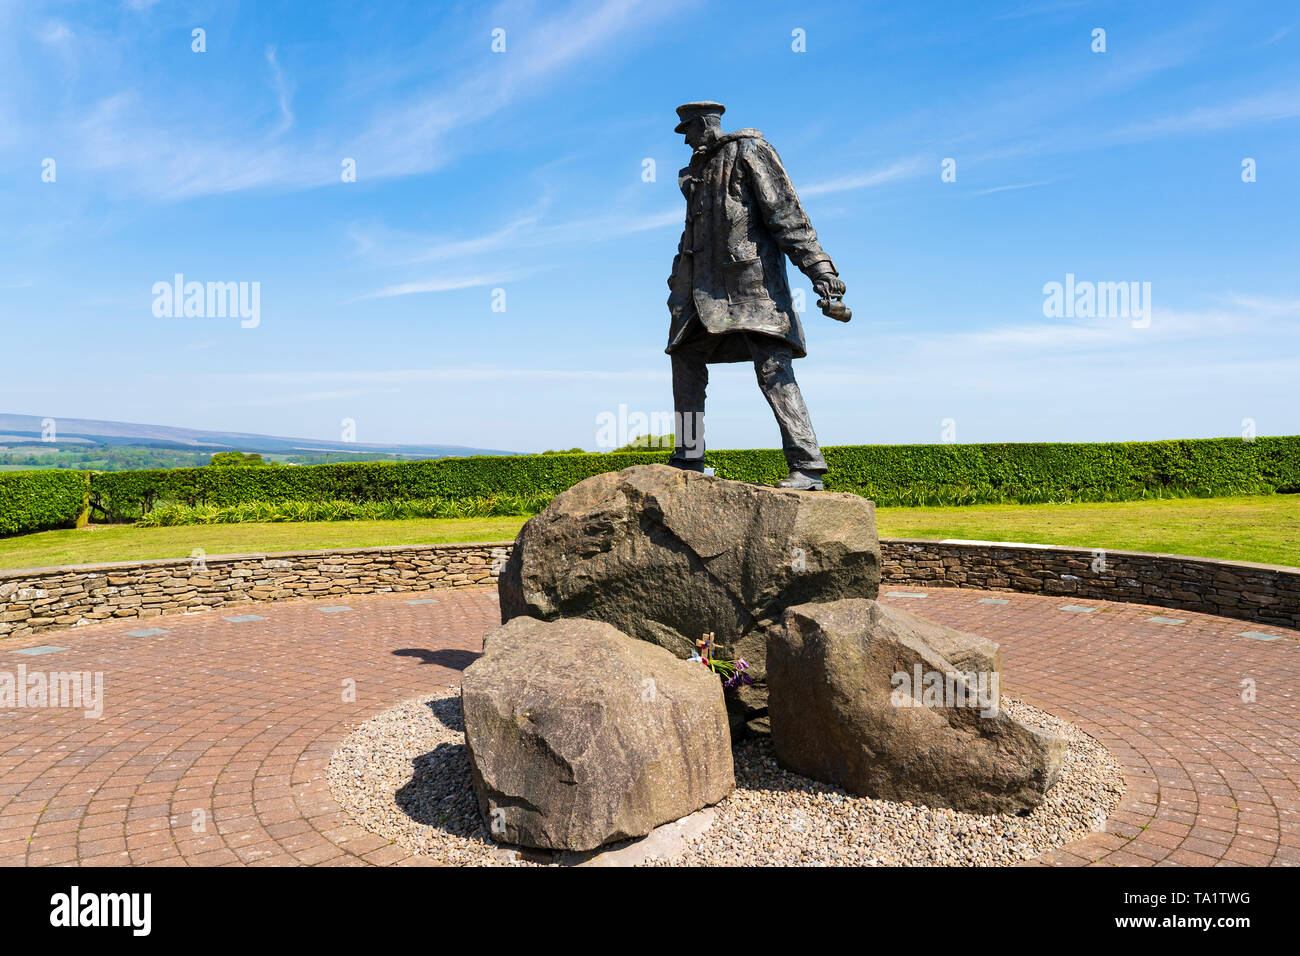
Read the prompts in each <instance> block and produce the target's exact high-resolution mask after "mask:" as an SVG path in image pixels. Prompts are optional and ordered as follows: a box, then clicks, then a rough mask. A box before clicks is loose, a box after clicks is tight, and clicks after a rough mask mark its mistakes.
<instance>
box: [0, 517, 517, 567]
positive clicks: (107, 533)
mask: <svg viewBox="0 0 1300 956" xmlns="http://www.w3.org/2000/svg"><path fill="white" fill-rule="evenodd" d="M526 520H527V519H526V518H429V519H416V520H411V521H315V522H303V523H301V524H299V523H292V522H275V523H272V524H203V525H181V526H178V527H170V528H135V527H132V526H131V525H87V526H86V527H84V528H80V529H77V530H75V531H71V530H69V531H42V532H40V533H39V534H26V535H20V536H19V537H16V538H0V568H37V567H48V566H53V565H60V564H96V563H99V562H104V561H137V560H145V559H148V558H184V557H189V555H190V553H191V552H192V551H194V549H195V548H202V549H203V551H204V552H206V553H207V554H244V553H248V552H252V553H262V552H273V551H307V550H315V549H318V548H365V547H372V546H374V545H381V544H440V543H443V542H448V541H509V540H511V539H512V538H514V536H515V535H516V534H517V533H518V532H519V526H520V525H522V524H523V523H524V521H526Z"/></svg>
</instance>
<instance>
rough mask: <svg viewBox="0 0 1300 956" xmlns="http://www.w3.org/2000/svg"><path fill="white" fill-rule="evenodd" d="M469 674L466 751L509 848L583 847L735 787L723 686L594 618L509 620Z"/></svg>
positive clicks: (639, 830) (497, 833) (489, 816)
mask: <svg viewBox="0 0 1300 956" xmlns="http://www.w3.org/2000/svg"><path fill="white" fill-rule="evenodd" d="M483 650H484V653H483V656H482V657H481V658H479V659H478V660H477V661H475V662H474V663H473V664H471V665H470V666H469V668H467V669H466V670H465V673H464V676H463V678H462V681H461V702H462V706H463V708H464V715H465V744H466V748H467V750H468V751H469V756H470V763H471V766H472V770H473V780H474V789H475V791H476V792H477V794H478V799H479V806H480V808H481V810H482V812H483V817H484V820H485V821H486V822H487V824H488V828H489V830H490V831H491V833H492V835H493V837H494V838H495V839H497V840H498V841H500V842H503V843H515V844H522V845H524V846H532V847H545V848H551V849H563V850H591V849H594V848H595V847H598V846H600V845H602V844H604V843H609V842H611V841H613V840H619V839H623V838H626V837H638V836H644V835H645V834H647V833H649V832H650V831H651V830H653V829H654V828H655V827H656V826H658V825H660V824H662V823H666V822H668V821H670V820H676V819H678V818H680V817H684V816H686V815H687V814H688V813H691V812H693V811H695V810H699V809H700V808H701V807H705V806H708V805H710V804H713V803H717V802H718V801H719V800H721V799H722V798H723V797H725V796H726V795H727V794H728V793H730V792H731V791H732V790H733V789H734V788H735V785H736V783H735V776H734V772H733V767H732V760H731V736H730V733H729V732H728V726H727V713H726V708H725V706H724V704H723V695H722V684H721V682H720V681H719V679H718V677H717V675H716V674H714V673H712V672H711V671H710V670H709V669H708V668H706V667H704V666H703V665H701V664H697V663H691V662H687V661H681V660H678V659H677V658H676V657H674V656H673V655H672V654H670V653H668V652H667V651H666V650H664V649H663V648H660V647H655V646H654V645H651V644H647V643H646V642H644V641H637V640H633V639H632V638H630V637H628V636H627V635H625V634H622V633H620V632H619V631H617V630H616V629H615V628H613V627H611V626H610V625H608V624H604V623H602V622H600V621H589V620H582V619H567V620H563V621H557V622H554V623H547V622H543V621H539V620H536V619H533V618H527V617H524V618H516V619H515V620H512V621H510V622H509V623H508V624H506V625H505V626H503V627H500V628H497V629H496V630H494V631H492V632H491V633H489V634H488V635H487V637H486V638H485V639H484V644H483Z"/></svg>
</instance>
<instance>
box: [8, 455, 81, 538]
mask: <svg viewBox="0 0 1300 956" xmlns="http://www.w3.org/2000/svg"><path fill="white" fill-rule="evenodd" d="M88 478H89V474H88V473H87V472H84V471H68V470H64V469H58V470H51V471H5V472H0V535H11V534H29V533H31V532H33V531H44V530H46V529H48V528H75V527H76V526H77V525H78V524H80V523H82V522H83V521H84V520H85V514H86V504H87V501H88V496H89V492H90V486H89V481H88V480H87V479H88Z"/></svg>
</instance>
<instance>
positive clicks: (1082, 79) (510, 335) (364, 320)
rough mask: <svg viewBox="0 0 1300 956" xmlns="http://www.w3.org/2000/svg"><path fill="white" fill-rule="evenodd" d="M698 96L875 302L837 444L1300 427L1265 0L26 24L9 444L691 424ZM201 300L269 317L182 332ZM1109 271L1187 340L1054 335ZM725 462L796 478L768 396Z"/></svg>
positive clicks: (838, 358)
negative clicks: (687, 289)
mask: <svg viewBox="0 0 1300 956" xmlns="http://www.w3.org/2000/svg"><path fill="white" fill-rule="evenodd" d="M195 28H201V29H202V30H204V31H205V42H206V52H202V53H196V52H193V50H192V49H191V47H192V43H193V40H192V31H193V30H194V29H195ZM498 28H500V29H503V30H504V31H505V47H506V48H505V52H502V53H497V52H493V50H492V40H493V38H492V32H493V30H494V29H498ZM1098 28H1100V29H1103V30H1105V46H1106V50H1105V52H1104V53H1101V52H1094V51H1093V49H1092V47H1093V45H1094V42H1095V41H1094V38H1093V31H1094V30H1095V29H1098ZM795 30H801V31H803V36H804V37H805V46H806V50H805V52H795V51H794V50H793V49H792V44H793V43H794V40H793V39H792V32H793V31H795ZM695 99H717V100H720V101H722V102H724V103H726V104H727V107H728V109H727V113H726V115H725V116H724V117H723V121H724V127H725V128H727V129H736V128H742V127H757V128H758V129H761V130H762V131H763V132H764V134H765V135H766V136H767V138H768V139H769V140H770V141H771V142H772V143H773V145H774V146H775V147H776V149H777V150H778V152H779V153H780V154H781V156H782V159H783V161H784V163H785V166H786V169H787V171H788V172H789V173H790V176H791V178H792V180H793V181H794V183H795V185H796V187H797V188H798V189H799V192H800V194H801V196H802V197H803V200H804V205H805V208H806V209H807V211H808V213H809V215H810V217H811V219H812V221H813V223H814V225H815V226H816V228H817V230H818V232H819V234H820V236H821V239H822V244H823V246H824V247H825V249H826V250H827V252H828V253H829V254H830V255H831V256H832V257H833V258H834V260H835V262H836V264H837V266H838V267H839V270H840V273H841V277H842V278H843V279H844V280H845V282H846V283H847V285H848V294H847V295H846V297H845V300H846V302H847V303H848V304H849V305H851V306H852V308H853V310H854V314H855V316H854V320H853V322H852V323H851V324H849V325H841V324H840V323H836V322H833V321H831V320H830V319H827V318H824V317H823V316H821V314H820V313H819V312H818V311H817V310H816V308H815V307H814V306H812V302H813V299H815V296H811V295H810V296H809V297H808V303H809V308H810V311H808V312H805V313H804V316H803V318H804V323H805V328H806V330H807V336H808V340H809V357H808V358H807V359H804V360H801V361H800V362H798V363H796V371H797V374H798V376H799V379H800V382H801V384H802V386H803V389H804V393H805V397H806V399H807V401H808V404H809V407H810V409H811V412H812V417H813V422H814V424H815V426H816V428H817V431H818V434H819V436H820V438H821V440H822V442H823V444H828V445H831V444H857V443H872V442H885V443H912V442H936V441H939V440H940V439H941V437H942V435H943V428H944V424H943V423H944V420H945V419H951V420H952V422H953V423H955V437H956V439H957V440H958V441H962V442H975V441H1048V440H1136V439H1156V438H1173V437H1206V436H1214V435H1238V434H1241V432H1242V428H1243V425H1242V422H1243V420H1244V419H1251V420H1253V421H1254V423H1255V428H1256V430H1257V432H1258V433H1259V434H1262V435H1267V434H1295V433H1298V432H1300V402H1297V400H1296V396H1297V382H1300V269H1297V263H1300V227H1298V224H1300V135H1297V134H1298V133H1300V10H1297V8H1296V7H1295V6H1294V5H1292V4H1286V3H1273V2H1249V0H1241V2H1234V3H1218V4H1210V3H1197V2H1176V3H1141V4H1133V3H1128V2H1091V3H1085V2H1077V3H1076V2H1068V0H1066V2H1053V0H1039V2H1036V0H1023V2H1022V0H1010V2H1005V3H965V2H953V3H928V4H926V3H904V2H899V3H871V4H861V3H844V4H837V3H821V2H819V3H817V4H792V3H788V2H786V3H774V2H747V3H704V2H676V0H653V2H645V3H637V2H607V3H571V4H565V3H561V2H536V3H529V2H524V3H505V4H500V5H490V4H480V3H436V4H435V3H413V4H409V5H408V4H399V3H381V4H377V3H373V2H368V3H356V4H351V3H299V4H293V3H252V2H247V3H227V2H221V3H217V2H213V3H173V2H169V0H158V2H154V3H149V2H144V0H136V2H127V3H110V2H98V3H48V4H42V3H13V2H3V0H0V170H2V171H3V176H2V177H0V224H2V228H3V235H4V240H3V249H4V255H3V257H2V258H0V326H2V328H3V342H4V346H3V349H4V353H3V354H4V358H3V362H2V363H0V376H2V377H0V411H8V412H17V413H25V414H36V415H42V416H47V415H48V416H52V417H55V418H56V419H57V418H58V417H84V418H100V419H114V420H124V421H139V422H149V423H157V424H167V425H178V426H189V427H196V428H213V429H220V430H238V431H253V432H262V433H270V434H280V435H301V436H306V437H319V438H337V437H338V436H339V432H340V422H341V421H342V420H343V419H344V418H349V419H352V420H354V421H355V422H356V438H357V440H359V441H366V442H424V443H429V442H445V443H454V444H463V445H474V446H480V447H497V448H513V449H517V450H520V451H536V450H541V449H543V448H547V447H570V446H575V445H576V446H581V447H585V448H589V449H590V448H594V447H596V431H597V428H596V422H597V418H598V416H599V415H601V413H603V412H616V410H617V409H618V408H619V406H620V405H623V406H626V407H627V409H629V410H630V411H643V412H647V413H649V412H660V411H666V410H669V409H671V391H670V385H669V367H668V358H667V356H665V355H664V354H663V347H664V343H665V337H666V333H667V324H668V315H667V309H666V306H665V299H666V297H667V287H666V285H665V279H666V278H667V275H668V271H669V267H670V265H671V260H672V256H673V253H674V251H675V248H676V243H677V238H678V235H679V233H680V230H681V219H682V216H683V214H684V202H683V200H682V197H681V194H680V192H679V191H678V189H677V185H676V171H677V169H678V168H679V167H680V166H682V165H685V162H686V160H687V159H688V158H689V154H688V151H687V148H686V147H685V146H684V145H683V144H682V142H681V137H680V136H679V135H677V134H674V133H673V132H672V128H673V126H674V124H675V123H676V116H675V114H674V112H673V110H674V107H675V106H677V105H678V104H679V103H682V102H686V101H689V100H695ZM1248 158H1249V159H1253V160H1254V161H1255V169H1256V181H1254V182H1243V179H1242V171H1243V170H1242V163H1243V160H1245V159H1248ZM46 159H53V160H54V161H55V166H54V170H55V177H54V181H53V182H43V181H42V171H43V168H44V167H43V163H44V161H45V160H46ZM348 159H352V160H355V164H356V181H355V182H344V181H343V177H342V175H341V169H342V165H343V163H344V161H345V160H348ZM647 159H650V160H653V161H654V163H655V173H656V175H655V177H654V180H653V181H651V182H646V181H644V178H643V169H644V167H645V163H644V161H645V160H647ZM945 159H952V160H954V161H955V168H956V180H955V181H952V182H945V181H943V178H942V177H941V170H942V165H943V162H944V160H945ZM176 273H182V274H183V275H184V276H185V277H186V279H187V280H194V281H200V282H250V283H251V282H257V283H260V297H261V298H260V322H259V323H258V324H257V326H256V327H254V328H243V327H241V323H240V322H239V320H238V319H231V318H217V317H204V318H199V317H190V318H184V317H161V318H160V317H157V316H155V315H154V311H153V308H152V306H153V303H154V293H153V291H152V289H153V286H154V284H155V283H157V282H160V281H163V282H170V281H171V280H172V277H173V275H174V274H176ZM1067 274H1072V275H1074V276H1075V277H1076V279H1077V280H1078V281H1080V282H1083V281H1092V282H1138V283H1150V290H1151V293H1150V295H1151V303H1152V309H1151V314H1150V321H1149V324H1145V325H1143V323H1141V322H1138V323H1137V326H1138V327H1135V322H1134V321H1133V320H1131V319H1130V318H1127V317H1107V316H1096V317H1087V316H1083V317H1080V316H1074V317H1052V318H1049V317H1047V316H1045V315H1044V308H1043V303H1044V291H1043V288H1044V285H1045V284H1046V283H1049V282H1053V281H1056V282H1062V283H1063V282H1064V281H1065V277H1066V275H1067ZM792 279H797V280H798V283H797V284H802V285H803V286H804V287H805V288H807V283H806V281H805V280H803V279H802V277H800V276H798V273H797V272H793V270H792ZM496 289H503V290H504V291H505V311H503V312H502V311H494V310H493V307H492V306H493V301H494V300H493V290H496ZM498 301H499V300H498ZM948 434H949V435H950V436H951V435H952V434H953V426H952V425H950V426H949V433H948ZM709 444H710V446H711V447H715V448H723V447H731V448H734V447H774V446H776V445H778V444H779V439H778V436H777V434H776V429H775V425H774V423H773V421H772V419H771V415H770V413H769V411H768V409H767V407H766V405H765V404H764V402H763V400H762V397H761V395H760V393H759V392H758V389H757V387H756V385H755V383H754V377H753V370H752V369H751V368H749V367H748V366H744V365H733V366H716V367H715V368H714V371H713V379H712V385H711V395H710V405H709Z"/></svg>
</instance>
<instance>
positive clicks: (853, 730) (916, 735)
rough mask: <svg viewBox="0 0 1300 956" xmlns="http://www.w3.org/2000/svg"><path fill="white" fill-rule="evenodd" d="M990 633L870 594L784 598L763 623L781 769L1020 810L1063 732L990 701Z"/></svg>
mask: <svg viewBox="0 0 1300 956" xmlns="http://www.w3.org/2000/svg"><path fill="white" fill-rule="evenodd" d="M1000 664H1001V661H1000V657H999V655H998V650H997V645H996V644H994V643H993V642H992V641H988V640H986V639H984V638H980V637H976V636H974V635H970V634H963V633H961V632H959V631H955V630H953V629H951V628H947V627H944V626H942V625H939V624H935V623H933V622H930V621H925V620H923V619H921V618H918V617H916V616H915V615H913V614H909V613H907V612H906V611H901V610H896V609H893V608H887V607H884V606H883V605H880V604H878V603H876V602H875V601H864V600H852V599H850V600H843V601H835V602H831V603H826V604H805V605H802V606H799V607H792V608H789V609H788V610H786V612H785V615H784V617H783V620H782V623H781V626H779V627H774V628H771V629H769V630H768V656H767V685H768V694H769V708H770V719H771V728H772V744H773V747H774V749H775V750H776V755H777V759H778V760H779V761H780V762H781V763H782V765H784V766H785V767H787V768H788V769H790V770H793V771H795V772H796V773H800V774H803V775H804V776H807V777H812V778H813V779H815V780H821V781H823V782H826V783H833V784H836V785H838V786H842V787H844V789H846V790H849V791H852V792H853V793H857V794H862V795H865V796H870V797H879V798H882V799H887V800H910V801H913V802H915V803H922V804H925V805H927V806H933V807H952V808H954V809H958V810H967V811H972V812H976V813H1022V812H1028V811H1030V810H1032V809H1033V808H1034V807H1036V806H1037V805H1038V804H1039V803H1041V802H1042V800H1043V796H1044V794H1045V793H1046V792H1047V790H1048V789H1049V788H1050V787H1051V786H1052V785H1053V784H1054V783H1055V782H1056V778H1057V775H1058V773H1059V771H1060V767H1061V762H1062V760H1063V759H1064V756H1065V748H1066V744H1065V742H1064V741H1063V740H1062V739H1061V738H1059V737H1056V736H1055V735H1053V734H1048V733H1045V732H1043V731H1041V730H1037V729H1035V728H1032V727H1028V726H1026V725H1024V724H1022V723H1020V722H1019V721H1017V720H1014V719H1013V718H1011V717H1009V716H1008V715H1006V714H1005V713H1003V712H1002V711H1000V710H998V699H999V698H998V686H997V678H998V677H999V671H1000Z"/></svg>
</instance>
